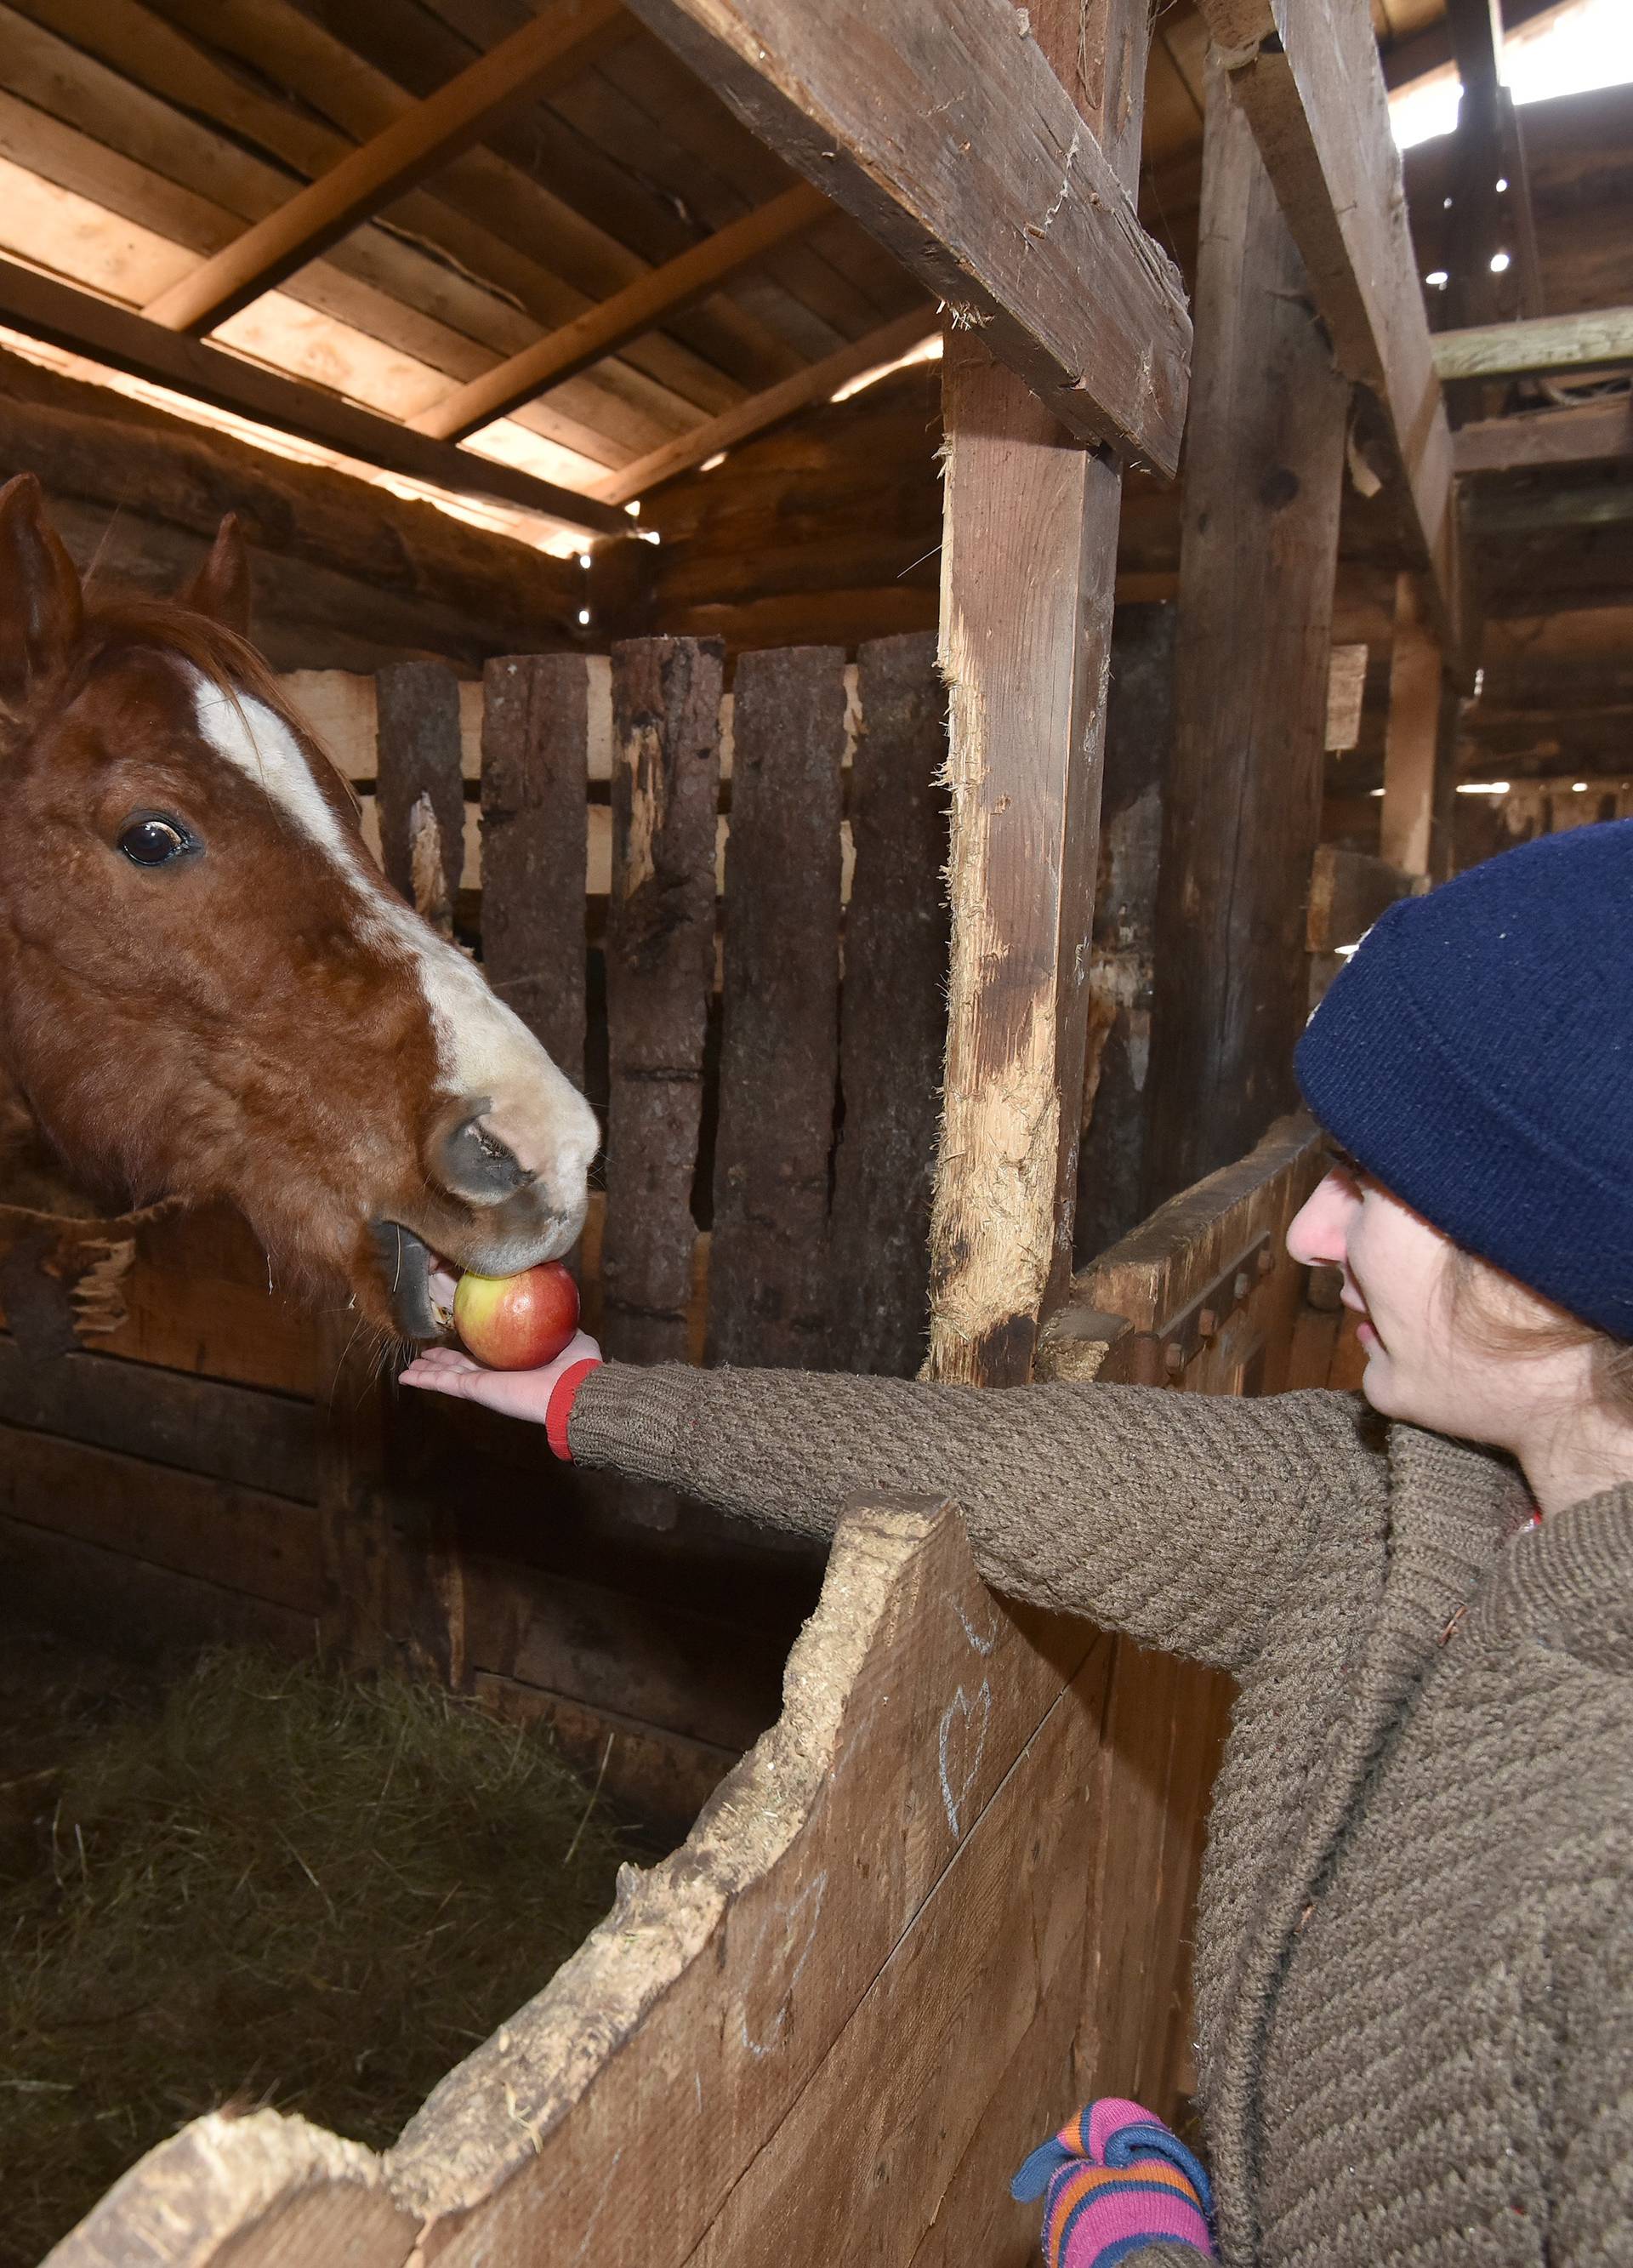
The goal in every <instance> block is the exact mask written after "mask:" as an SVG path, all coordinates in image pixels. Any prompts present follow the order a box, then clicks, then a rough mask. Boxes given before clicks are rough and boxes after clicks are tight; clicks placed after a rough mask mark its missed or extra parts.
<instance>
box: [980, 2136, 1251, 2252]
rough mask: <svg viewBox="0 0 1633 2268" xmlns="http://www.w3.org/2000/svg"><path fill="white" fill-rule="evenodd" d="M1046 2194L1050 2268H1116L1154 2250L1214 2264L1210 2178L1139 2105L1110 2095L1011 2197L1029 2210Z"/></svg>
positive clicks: (1035, 2165) (1019, 2180)
mask: <svg viewBox="0 0 1633 2268" xmlns="http://www.w3.org/2000/svg"><path fill="white" fill-rule="evenodd" d="M1045 2191H1048V2204H1047V2205H1045V2206H1044V2209H1043V2257H1044V2258H1045V2259H1046V2260H1047V2261H1048V2264H1049V2268H1113V2264H1114V2262H1116V2261H1119V2260H1123V2259H1126V2258H1127V2257H1128V2256H1129V2254H1130V2253H1133V2254H1136V2255H1137V2254H1138V2252H1139V2250H1140V2248H1141V2247H1142V2246H1143V2245H1146V2244H1173V2243H1180V2244H1190V2245H1194V2246H1195V2249H1196V2250H1197V2251H1198V2252H1199V2253H1201V2254H1203V2256H1204V2257H1206V2258H1207V2259H1210V2260H1211V2259H1212V2258H1213V2257H1214V2250H1213V2239H1212V2236H1211V2235H1210V2233H1209V2228H1208V2218H1209V2215H1210V2213H1211V2212H1212V2211H1213V2198H1212V2193H1211V2192H1210V2190H1209V2187H1208V2176H1207V2175H1206V2174H1205V2173H1204V2172H1203V2169H1202V2167H1201V2165H1200V2163H1199V2162H1198V2161H1197V2160H1196V2159H1195V2157H1193V2156H1192V2154H1191V2153H1190V2152H1189V2151H1188V2149H1187V2148H1186V2147H1185V2145H1184V2143H1183V2142H1181V2139H1180V2138H1179V2136H1178V2135H1177V2134H1176V2133H1174V2132H1173V2130H1172V2128H1170V2127H1167V2126H1165V2125H1164V2124H1163V2123H1162V2121H1161V2119H1160V2118H1153V2117H1152V2116H1151V2112H1150V2111H1149V2110H1142V2109H1141V2108H1140V2105H1139V2104H1138V2103H1137V2102H1123V2101H1122V2099H1121V2098H1120V2097H1119V2096H1116V2095H1102V2096H1101V2097H1100V2100H1099V2102H1091V2103H1088V2104H1087V2105H1085V2108H1084V2109H1083V2110H1080V2111H1079V2112H1078V2116H1077V2117H1075V2118H1074V2119H1073V2120H1072V2122H1071V2124H1070V2125H1069V2126H1063V2127H1062V2128H1061V2131H1060V2132H1059V2133H1058V2134H1057V2135H1056V2137H1055V2139H1054V2140H1053V2141H1050V2142H1045V2143H1043V2144H1042V2145H1041V2147H1040V2148H1038V2149H1036V2150H1034V2151H1033V2154H1032V2155H1031V2156H1030V2157H1029V2158H1028V2159H1027V2161H1026V2164H1025V2165H1024V2166H1023V2167H1022V2168H1021V2169H1020V2171H1019V2173H1018V2174H1017V2175H1016V2176H1015V2178H1014V2180H1013V2181H1012V2182H1011V2183H1010V2194H1011V2196H1012V2197H1014V2198H1017V2199H1018V2200H1019V2201H1021V2202H1022V2203H1025V2202H1026V2201H1027V2200H1028V2199H1030V2198H1037V2197H1042V2196H1043V2194H1044V2192H1045Z"/></svg>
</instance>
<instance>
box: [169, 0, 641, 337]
mask: <svg viewBox="0 0 1633 2268" xmlns="http://www.w3.org/2000/svg"><path fill="white" fill-rule="evenodd" d="M621 15H622V7H621V5H620V0H553V4H551V5H550V6H548V7H547V8H546V9H544V11H542V12H541V14H539V15H537V16H534V17H533V18H530V19H529V20H528V21H527V22H526V23H525V24H523V25H521V26H519V28H518V29H517V30H516V31H515V32H513V33H511V36H510V37H509V38H508V39H506V40H500V42H499V43H498V45H497V47H494V48H489V51H488V53H487V54H485V55H479V56H478V57H477V59H476V61H475V62H474V63H472V64H470V65H469V66H468V68H467V69H466V70H463V71H461V72H460V74H459V76H458V77H456V78H453V79H451V80H449V81H448V83H447V84H446V85H444V86H441V87H439V88H438V90H437V92H436V93H435V94H432V95H429V96H427V98H426V99H425V100H424V101H423V102H420V103H417V104H416V106H415V107H414V108H413V109H412V110H409V111H408V112H406V113H405V114H403V116H401V118H398V119H394V121H393V122H392V123H391V124H390V125H389V126H386V127H383V128H382V129H380V131H379V133H378V134H376V135H375V136H373V137H372V138H371V140H369V141H367V142H365V143H364V144H363V145H362V147H361V148H360V149H357V150H354V151H351V152H350V153H349V155H348V156H347V157H344V158H341V159H340V160H339V162H338V163H337V164H336V165H335V166H331V167H330V168H329V170H328V171H327V173H321V174H320V175H319V177H318V179H317V180H315V181H312V182H310V183H309V184H308V185H307V187H306V188H304V189H302V190H300V191H298V194H297V195H294V196H293V197H291V199H290V201H289V203H287V204H285V205H282V206H280V207H279V208H278V210H276V212H273V213H269V214H268V216H267V217H266V219H265V220H263V221H261V222H259V223H258V224H257V225H255V226H254V228H251V229H248V230H246V232H245V233H244V234H243V235H242V236H240V237H239V238H237V239H235V240H234V241H233V242H232V244H229V245H226V246H224V247H223V248H222V250H221V251H220V252H218V253H217V254H216V256H215V257H214V259H212V260H207V261H204V263H203V264H202V267H200V268H197V269H195V270H194V271H193V273H192V274H191V275H188V276H183V277H182V278H181V279H180V282H178V283H176V284H172V286H171V287H170V289H169V290H168V291H162V292H160V294H159V295H158V298H156V299H152V300H150V301H149V303H148V305H147V306H146V307H145V308H144V309H143V313H144V314H146V315H148V316H149V317H150V318H151V320H153V321H154V322H156V323H163V324H164V325H165V327H166V329H168V330H173V331H188V332H191V333H192V334H193V335H195V336H197V335H201V334H202V333H203V332H205V331H210V330H213V329H214V328H216V326H217V324H218V323H224V322H225V321H226V320H227V319H228V317H229V316H231V315H234V314H236V313H238V311H239V308H240V307H246V306H248V305H249V303H250V301H251V300H252V299H257V298H260V297H261V293H262V292H263V291H274V290H276V287H277V285H278V284H281V283H283V279H284V278H285V276H292V275H293V274H294V272H295V270H296V269H298V268H304V267H305V264H306V262H307V261H309V260H316V259H317V258H318V257H319V256H320V254H322V253H324V252H327V249H328V247H329V246H330V245H332V244H335V243H337V242H338V241H339V239H341V238H342V236H345V235H347V234H349V232H350V231H351V230H352V229H354V228H355V227H357V225H358V223H359V222H360V221H363V220H366V219H367V218H368V217H369V216H370V215H371V213H377V212H379V211H380V210H383V209H384V207H386V205H388V204H389V203H392V201H393V200H394V198H396V197H399V196H401V195H403V193H404V192H405V191H406V190H408V189H411V188H415V187H416V185H417V184H418V183H419V182H421V181H423V180H425V179H426V178H427V177H428V175H430V174H431V173H435V172H437V170H438V167H440V166H445V165H446V164H448V163H449V162H450V161H451V160H452V158H457V157H458V156H459V155H460V152H461V151H464V150H467V149H469V148H470V146H471V144H473V143H474V142H480V141H481V140H482V139H483V137H484V136H485V135H486V134H487V133H488V131H489V128H490V127H492V126H494V125H496V124H497V122H498V121H499V119H500V118H501V117H503V116H504V115H505V114H507V113H508V112H509V111H511V109H513V108H515V107H519V105H521V104H522V103H524V102H527V101H531V100H533V99H536V98H538V97H539V96H541V95H542V94H543V93H544V92H545V91H546V90H547V88H548V87H549V86H550V85H554V84H555V83H557V82H558V81H560V80H563V79H565V78H567V77H570V76H571V74H572V73H573V72H574V71H576V70H581V69H583V68H584V66H585V63H587V62H588V61H589V60H590V59H591V58H592V55H594V53H595V52H596V50H597V48H598V47H599V46H600V43H601V41H602V40H603V39H604V37H605V34H606V32H607V26H609V25H612V24H614V23H615V22H616V21H617V20H618V18H620V17H621Z"/></svg>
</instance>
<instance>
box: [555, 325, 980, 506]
mask: <svg viewBox="0 0 1633 2268" xmlns="http://www.w3.org/2000/svg"><path fill="white" fill-rule="evenodd" d="M935 331H936V322H935V318H934V316H933V315H932V314H931V312H930V310H929V309H928V308H926V307H915V308H912V309H911V310H909V312H908V313H907V314H905V315H898V316H897V317H896V319H895V320H894V322H890V323H885V324H882V325H881V326H880V328H879V329H878V330H876V331H870V332H869V333H868V335H867V336H866V337H865V338H862V339H857V340H854V341H853V342H851V344H850V346H847V347H841V348H840V349H839V350H838V351H837V352H836V353H835V354H831V355H826V356H824V357H823V359H822V360H821V361H820V362H813V363H812V364H810V365H808V366H807V367H806V368H805V369H804V370H799V371H796V372H794V375H793V376H792V377H791V378H785V379H783V380H782V382H781V384H780V385H777V386H769V387H766V388H765V390H764V391H763V392H762V393H760V394H750V395H749V397H748V399H747V401H739V403H738V405H737V407H736V408H735V409H727V410H725V411H724V412H723V413H722V415H721V416H718V417H711V418H710V419H709V420H708V422H707V423H705V424H702V425H695V426H694V427H693V428H692V430H691V431H690V432H689V433H682V434H680V435H679V436H678V437H677V438H676V439H674V440H673V441H669V442H666V444H665V446H663V447H662V448H660V449H653V450H651V452H649V453H648V454H647V455H646V456H644V457H637V458H636V460H635V462H634V463H633V464H629V465H625V466H624V467H622V469H621V470H620V471H619V472H618V473H616V474H615V475H614V476H613V478H612V479H611V480H607V481H603V482H601V483H600V487H599V489H598V490H597V491H596V492H597V494H598V495H599V496H600V497H601V498H602V499H603V500H604V501H605V502H607V503H611V504H625V503H627V502H629V500H630V499H631V498H633V497H643V496H647V495H650V494H651V490H653V489H655V488H656V487H657V486H658V483H659V482H661V481H669V480H673V478H674V476H675V475H676V474H677V473H686V472H689V471H690V470H691V468H692V467H693V466H694V465H701V464H702V463H704V462H705V461H706V460H708V459H709V458H710V457H712V456H715V455H716V454H717V453H718V452H719V451H720V450H722V449H731V448H735V446H737V444H738V443H739V441H747V439H748V438H750V436H751V435H753V434H755V433H762V432H764V431H765V429H766V427H767V426H768V425H775V424H776V423H777V422H778V421H779V419H781V418H783V417H791V416H793V415H794V413H795V412H796V411H797V410H800V409H809V408H810V406H811V404H812V403H813V401H825V400H826V399H827V398H828V395H829V394H836V393H837V392H838V391H839V389H840V387H842V386H846V385H849V383H850V380H851V379H853V378H860V376H861V375H862V373H863V372H864V371H867V370H872V369H874V368H875V367H876V366H877V365H879V364H880V363H887V362H895V361H897V360H899V359H900V358H901V356H903V355H907V354H911V352H912V351H913V350H914V348H915V347H916V346H921V345H923V342H925V340H927V339H930V338H933V337H934V335H935Z"/></svg>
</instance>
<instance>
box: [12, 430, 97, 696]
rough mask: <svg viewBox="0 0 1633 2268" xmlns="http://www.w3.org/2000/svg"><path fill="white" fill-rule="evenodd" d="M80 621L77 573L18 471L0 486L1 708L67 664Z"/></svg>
mask: <svg viewBox="0 0 1633 2268" xmlns="http://www.w3.org/2000/svg"><path fill="white" fill-rule="evenodd" d="M84 622H85V600H84V598H83V596H82V594H81V592H80V587H79V570H78V569H77V567H76V566H75V564H74V563H73V561H72V560H71V559H70V557H69V556H68V553H67V552H66V550H65V549H63V541H62V538H61V537H60V536H59V535H58V534H57V532H56V530H55V528H54V527H52V525H51V523H50V521H49V520H48V519H47V518H46V507H45V497H43V495H42V494H41V493H40V483H39V482H38V481H37V480H36V479H35V478H34V476H33V474H32V473H19V474H18V475H17V477H16V479H15V480H11V481H8V482H6V484H5V486H4V488H3V489H0V704H4V706H5V707H7V708H9V709H20V708H21V707H22V705H23V703H24V702H25V701H26V699H27V698H28V693H29V689H30V687H31V686H32V685H33V684H36V683H38V682H39V681H40V680H41V679H43V678H47V677H49V676H50V675H51V674H53V672H54V671H55V670H56V669H58V668H59V667H60V666H62V664H63V662H65V661H66V660H67V659H68V657H69V655H70V653H71V652H73V650H74V647H75V646H76V644H77V643H78V640H79V633H80V630H81V628H82V626H83V624H84Z"/></svg>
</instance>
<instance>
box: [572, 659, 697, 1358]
mask: <svg viewBox="0 0 1633 2268" xmlns="http://www.w3.org/2000/svg"><path fill="white" fill-rule="evenodd" d="M724 666H725V649H724V648H723V646H722V645H721V644H720V643H719V641H718V640H717V639H714V638H710V639H707V640H703V641H698V640H695V639H690V638H668V637H654V638H632V639H630V640H629V642H628V643H627V644H622V645H619V646H615V647H614V649H613V719H614V727H613V740H614V770H613V877H612V880H613V887H612V895H611V897H610V899H609V902H608V905H607V941H606V955H607V1063H608V1070H609V1074H610V1077H609V1085H608V1094H607V1212H606V1226H605V1228H604V1231H603V1233H602V1241H601V1288H602V1300H603V1309H602V1314H603V1328H604V1332H605V1336H606V1341H607V1349H608V1351H609V1352H611V1353H613V1354H614V1355H616V1356H618V1357H619V1358H620V1359H622V1360H623V1361H627V1362H684V1361H685V1360H686V1359H687V1355H688V1307H689V1305H690V1302H691V1295H692V1282H693V1263H694V1258H695V1246H696V1241H697V1232H696V1228H695V1224H694V1221H693V1218H692V1182H693V1177H694V1175H695V1172H696V1169H697V1145H698V1135H699V1130H700V1129H701V1126H702V1107H703V1038H704V1033H705V1029H706V1027H707V1024H708V1020H709V1000H710V993H711V992H712V990H713V989H714V973H715V830H716V821H717V813H718V808H719V799H720V695H721V684H722V677H723V674H724Z"/></svg>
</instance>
